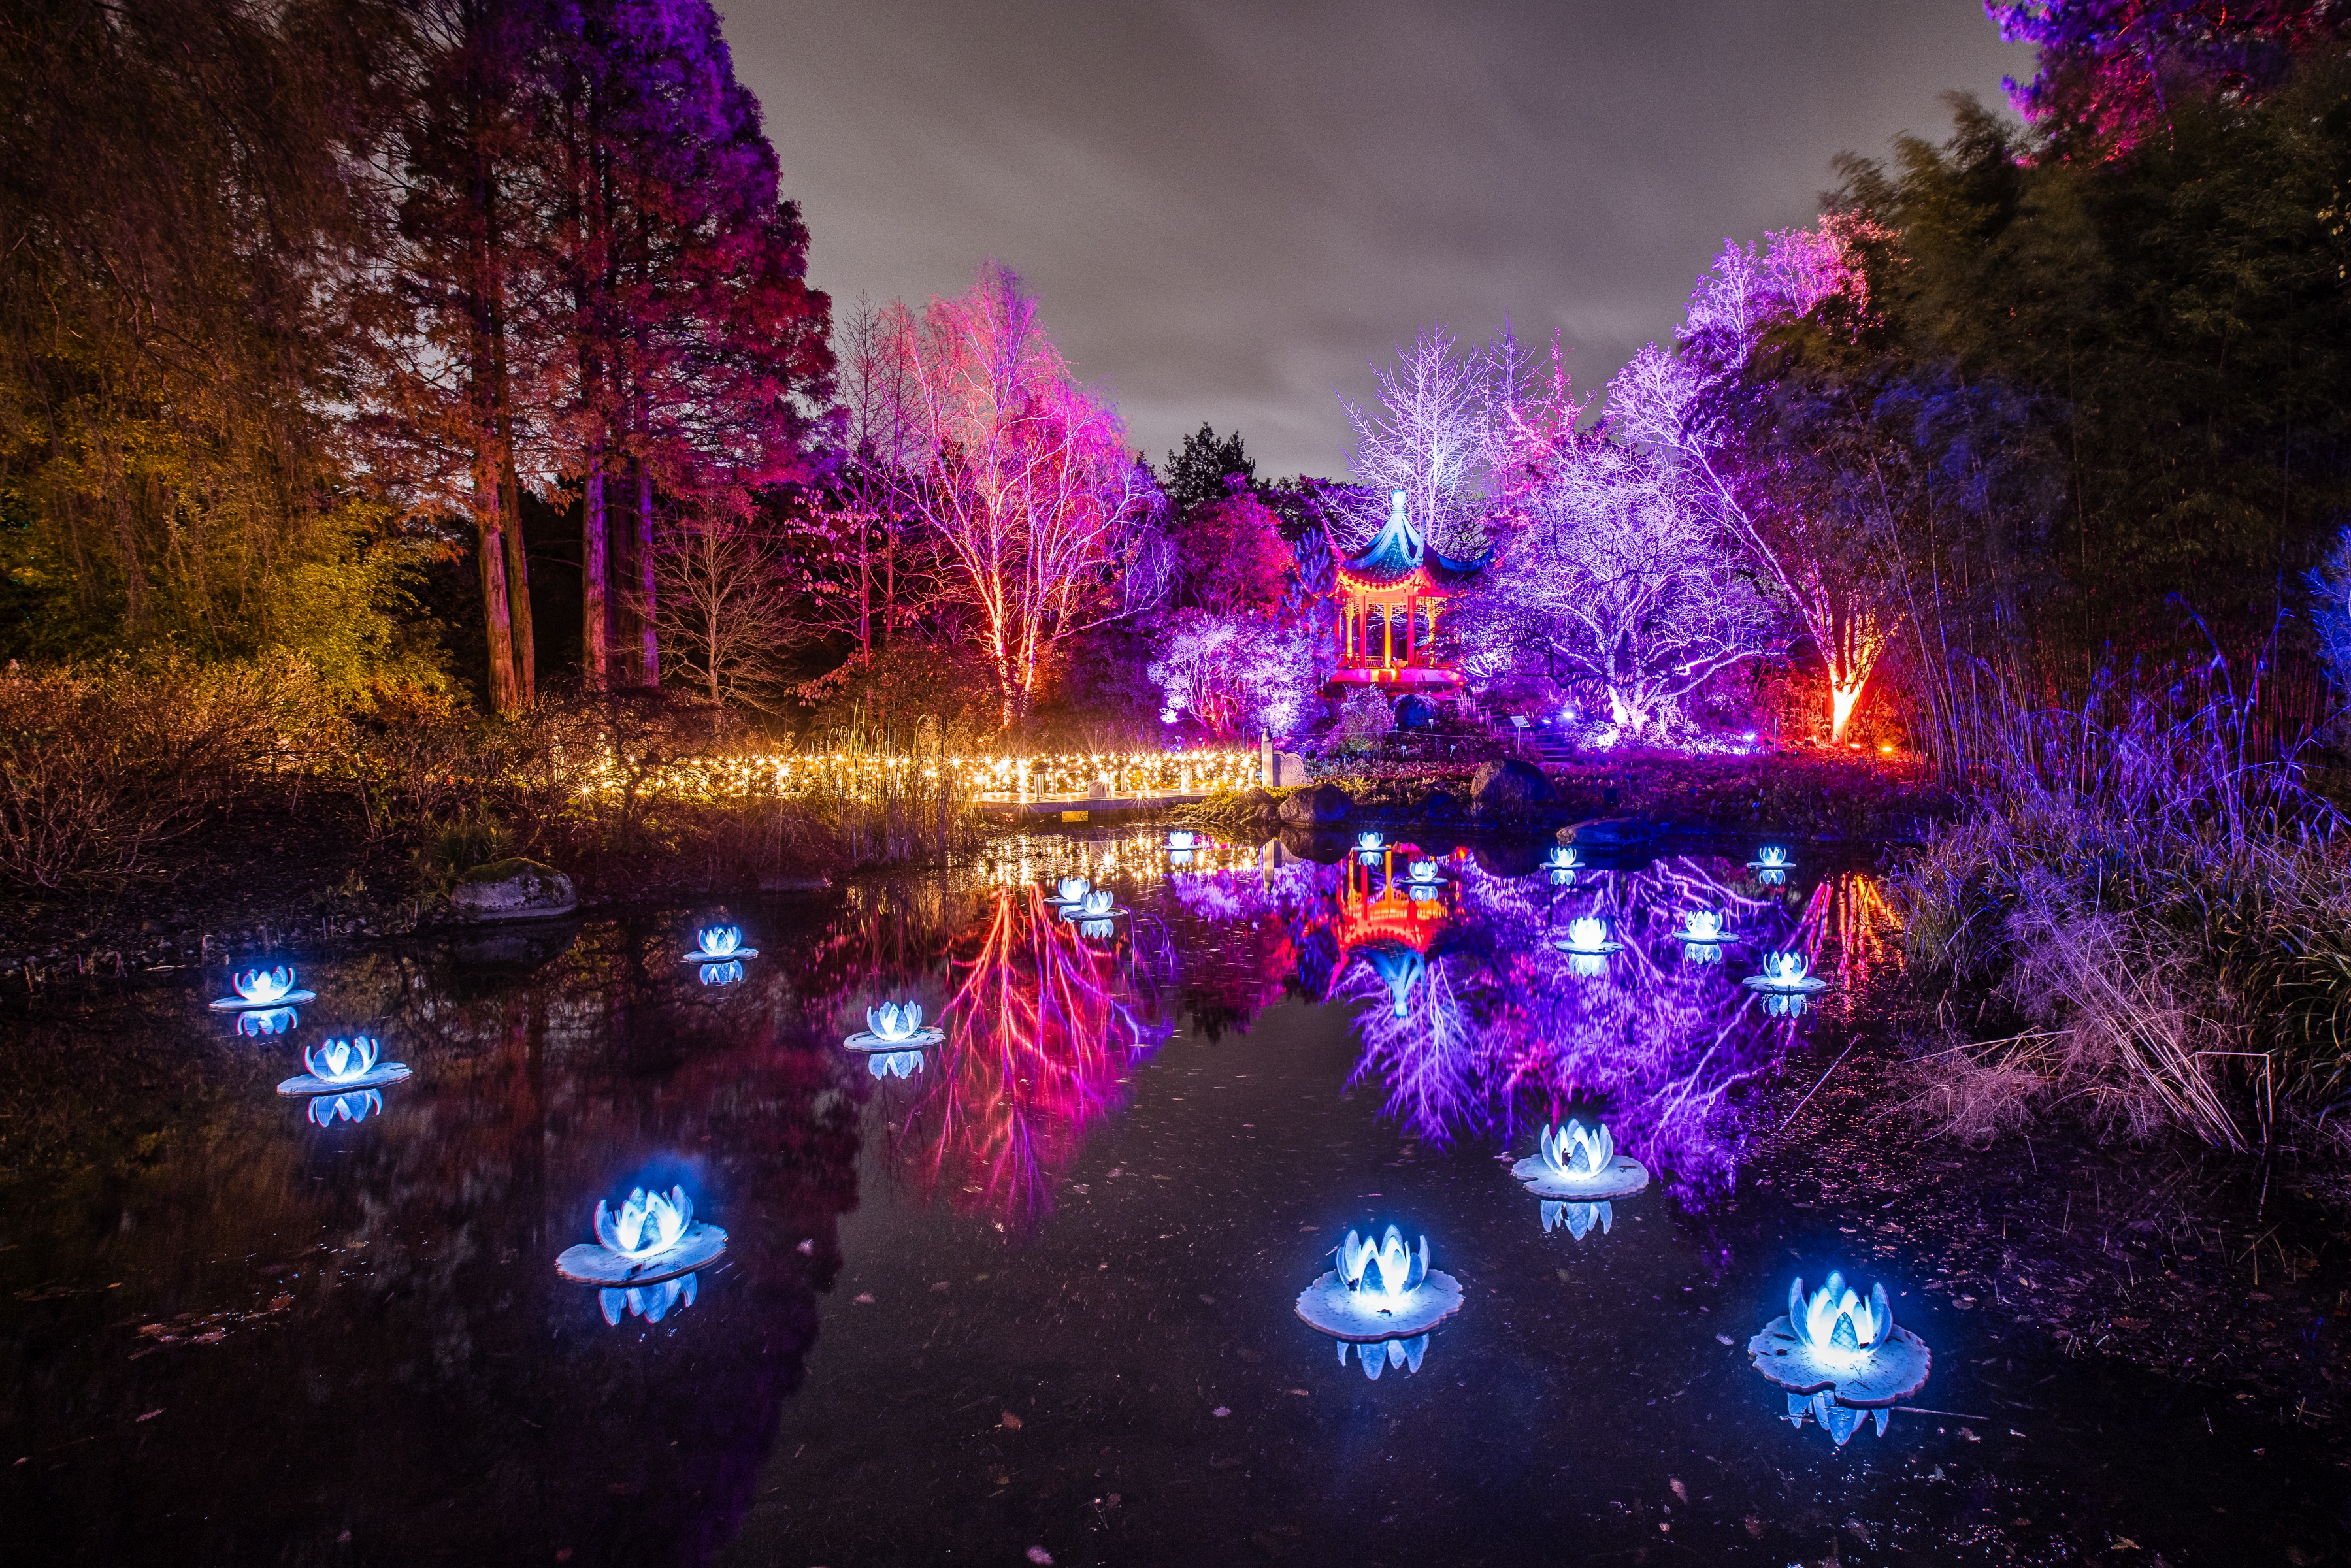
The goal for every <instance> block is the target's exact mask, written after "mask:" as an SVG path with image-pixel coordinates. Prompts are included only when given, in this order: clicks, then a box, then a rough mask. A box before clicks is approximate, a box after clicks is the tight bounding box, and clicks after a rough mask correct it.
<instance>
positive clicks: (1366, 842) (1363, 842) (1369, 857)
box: [1355, 833, 1388, 865]
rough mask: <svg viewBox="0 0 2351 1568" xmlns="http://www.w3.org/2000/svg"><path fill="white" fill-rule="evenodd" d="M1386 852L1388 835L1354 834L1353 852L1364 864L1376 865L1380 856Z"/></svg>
mask: <svg viewBox="0 0 2351 1568" xmlns="http://www.w3.org/2000/svg"><path fill="white" fill-rule="evenodd" d="M1387 852H1388V836H1387V835H1386V834H1385V833H1357V834H1356V835H1355V854H1356V857H1357V858H1358V859H1360V860H1361V861H1362V862H1364V864H1365V865H1377V864H1378V863H1379V862H1380V857H1382V856H1383V855H1384V854H1386V853H1387Z"/></svg>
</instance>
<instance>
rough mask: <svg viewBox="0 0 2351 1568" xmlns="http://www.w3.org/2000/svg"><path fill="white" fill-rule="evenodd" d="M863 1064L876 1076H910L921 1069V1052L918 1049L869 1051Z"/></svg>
mask: <svg viewBox="0 0 2351 1568" xmlns="http://www.w3.org/2000/svg"><path fill="white" fill-rule="evenodd" d="M865 1065H866V1066H867V1067H868V1068H870V1069H872V1073H873V1076H874V1077H876V1078H912V1077H913V1076H914V1074H915V1073H917V1072H920V1071H922V1070H923V1053H922V1052H921V1051H869V1052H868V1053H867V1054H866V1057H865Z"/></svg>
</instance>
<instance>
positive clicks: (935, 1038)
mask: <svg viewBox="0 0 2351 1568" xmlns="http://www.w3.org/2000/svg"><path fill="white" fill-rule="evenodd" d="M946 1038H947V1031H946V1030H943V1029H918V1030H915V1031H914V1033H912V1034H910V1035H908V1036H907V1037H906V1038H905V1039H904V1040H883V1038H882V1037H881V1036H880V1035H878V1034H874V1033H872V1032H871V1031H870V1030H858V1031H857V1032H856V1033H855V1034H852V1035H851V1036H850V1037H849V1038H848V1039H847V1040H842V1041H841V1049H842V1050H843V1051H863V1052H865V1053H866V1054H868V1055H871V1054H872V1053H873V1052H875V1051H928V1050H930V1049H931V1048H932V1047H933V1046H936V1045H944V1044H946Z"/></svg>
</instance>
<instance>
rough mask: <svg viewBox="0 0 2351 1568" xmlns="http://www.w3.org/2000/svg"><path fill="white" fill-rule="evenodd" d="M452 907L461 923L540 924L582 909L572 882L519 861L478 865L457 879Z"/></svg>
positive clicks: (549, 869)
mask: <svg viewBox="0 0 2351 1568" xmlns="http://www.w3.org/2000/svg"><path fill="white" fill-rule="evenodd" d="M449 904H450V907H451V909H452V910H453V911H454V912H455V915H456V916H457V918H458V919H460V920H475V921H480V920H539V919H544V918H545V917H547V916H548V915H569V914H570V913H571V912H572V911H573V910H574V909H577V908H579V907H580V898H579V895H578V894H575V893H573V892H572V890H571V879H570V878H569V877H568V876H566V875H564V874H563V873H561V872H559V871H557V870H556V869H555V868H554V867H553V866H545V865H541V864H539V863H538V862H537V861H527V860H522V859H519V858H517V859H513V860H502V861H492V862H490V863H489V864H487V865H477V866H475V868H474V869H473V870H471V871H469V872H467V873H465V875H463V876H461V877H459V878H458V879H457V885H456V887H455V889H454V890H453V891H452V892H451V893H450V894H449Z"/></svg>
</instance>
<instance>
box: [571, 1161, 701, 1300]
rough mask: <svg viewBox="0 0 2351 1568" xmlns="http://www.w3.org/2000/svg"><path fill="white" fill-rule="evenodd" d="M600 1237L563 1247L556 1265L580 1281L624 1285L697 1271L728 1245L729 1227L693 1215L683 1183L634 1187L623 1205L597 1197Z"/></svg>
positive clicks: (657, 1280)
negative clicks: (654, 1189)
mask: <svg viewBox="0 0 2351 1568" xmlns="http://www.w3.org/2000/svg"><path fill="white" fill-rule="evenodd" d="M595 1230H596V1239H595V1241H594V1242H592V1243H589V1242H583V1243H581V1244H580V1245H579V1246H577V1247H569V1248H566V1249H564V1252H563V1255H562V1256H561V1257H560V1258H558V1259H557V1260H555V1271H556V1272H557V1273H559V1274H560V1275H562V1276H563V1277H564V1278H565V1279H567V1280H570V1281H574V1282H576V1283H578V1284H582V1285H606V1286H612V1287H616V1288H624V1287H627V1286H630V1285H649V1284H655V1283H658V1282H659V1281H664V1280H673V1279H675V1278H677V1277H678V1276H679V1275H681V1274H687V1273H691V1272H693V1271H694V1270H696V1269H699V1268H701V1267H703V1266H704V1265H705V1264H706V1263H708V1262H710V1261H711V1260H713V1259H715V1258H716V1257H717V1256H718V1255H719V1254H720V1253H721V1252H724V1251H725V1250H726V1232H725V1231H724V1230H721V1229H719V1228H718V1227H716V1226H715V1225H704V1224H699V1223H697V1222H696V1221H695V1218H694V1200H693V1199H692V1198H689V1197H686V1196H685V1188H684V1187H683V1186H673V1187H671V1188H670V1189H669V1191H667V1192H665V1193H662V1192H651V1193H649V1192H647V1191H646V1190H645V1189H644V1188H643V1187H632V1188H631V1189H630V1191H629V1196H628V1197H627V1198H626V1199H625V1200H623V1201H622V1204H621V1207H618V1208H613V1207H611V1206H610V1205H608V1204H607V1203H605V1201H604V1200H603V1199H602V1198H598V1199H597V1200H596V1218H595Z"/></svg>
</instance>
